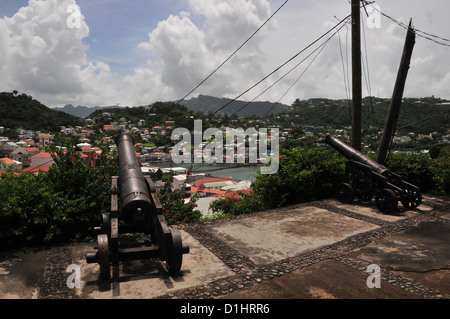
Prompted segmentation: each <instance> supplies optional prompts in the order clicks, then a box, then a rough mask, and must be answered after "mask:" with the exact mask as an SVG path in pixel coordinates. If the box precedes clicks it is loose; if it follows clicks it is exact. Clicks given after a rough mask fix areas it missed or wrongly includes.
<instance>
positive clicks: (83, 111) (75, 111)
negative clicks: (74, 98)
mask: <svg viewBox="0 0 450 319" xmlns="http://www.w3.org/2000/svg"><path fill="white" fill-rule="evenodd" d="M117 107H119V106H94V107H87V106H82V105H78V106H73V105H72V104H67V105H65V106H64V107H55V108H53V109H54V110H57V111H62V112H65V113H68V114H72V115H75V116H78V117H82V118H86V117H87V116H89V115H90V114H91V113H93V112H95V111H97V110H101V109H104V108H117Z"/></svg>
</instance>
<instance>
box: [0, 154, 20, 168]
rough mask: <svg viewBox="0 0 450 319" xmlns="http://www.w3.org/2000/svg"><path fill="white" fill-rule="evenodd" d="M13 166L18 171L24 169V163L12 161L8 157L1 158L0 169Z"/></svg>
mask: <svg viewBox="0 0 450 319" xmlns="http://www.w3.org/2000/svg"><path fill="white" fill-rule="evenodd" d="M9 166H12V167H14V168H17V169H22V163H21V162H17V161H15V160H12V159H10V158H8V157H5V158H0V169H6V168H7V167H9Z"/></svg>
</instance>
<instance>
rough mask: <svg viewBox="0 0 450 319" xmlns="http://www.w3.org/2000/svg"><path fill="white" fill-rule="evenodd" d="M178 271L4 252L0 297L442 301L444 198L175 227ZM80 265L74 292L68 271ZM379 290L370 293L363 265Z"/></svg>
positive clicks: (51, 253)
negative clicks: (181, 251)
mask: <svg viewBox="0 0 450 319" xmlns="http://www.w3.org/2000/svg"><path fill="white" fill-rule="evenodd" d="M178 228H179V229H180V231H181V234H182V238H183V242H184V243H187V244H189V245H190V248H191V250H190V253H189V254H187V255H184V257H183V265H182V269H181V272H180V274H178V275H177V276H169V275H168V274H167V273H166V271H165V269H164V265H163V264H162V263H161V262H160V261H159V260H154V259H152V260H140V261H132V262H121V263H120V265H119V266H118V267H112V274H113V276H112V279H111V280H110V281H108V282H102V281H101V280H99V267H98V265H97V264H86V262H85V255H86V253H88V252H92V251H93V248H94V246H95V243H89V244H86V243H84V244H81V243H74V244H67V245H59V246H55V247H47V248H45V249H37V248H36V249H22V250H11V251H6V252H0V298H1V299H9V298H12V299H58V298H59V299H72V298H73V299H152V298H153V299H154V298H157V299H176V298H181V299H201V298H207V299H220V300H228V299H230V298H232V299H242V298H243V299H261V298H262V299H405V298H406V299H429V298H433V299H448V298H450V265H449V263H450V249H449V239H450V200H449V199H446V198H437V197H425V198H424V203H423V205H421V206H420V207H419V208H418V209H416V210H414V211H411V210H407V209H405V208H403V207H399V210H398V212H397V213H396V214H395V215H384V214H382V213H380V212H379V211H378V210H377V209H376V207H375V205H374V202H373V200H372V202H370V203H359V202H356V203H354V204H352V205H344V204H341V203H339V202H337V201H335V200H326V201H320V202H319V201H318V202H312V203H305V204H301V205H296V206H292V207H286V208H282V209H277V210H272V211H266V212H259V213H255V214H250V215H245V216H238V217H234V218H229V219H221V220H215V221H208V222H203V223H197V224H192V225H185V226H180V227H178ZM71 264H75V265H77V266H79V268H80V269H81V274H80V287H79V288H77V287H75V288H69V287H68V286H67V279H68V278H69V276H71V275H73V274H72V273H69V272H67V267H68V266H69V265H71ZM373 264H375V265H377V266H378V267H379V269H380V273H379V277H378V278H380V285H381V286H380V288H370V287H369V286H368V282H369V279H370V278H372V279H373V277H371V275H372V273H370V272H368V266H369V265H373Z"/></svg>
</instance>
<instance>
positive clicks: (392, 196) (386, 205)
mask: <svg viewBox="0 0 450 319" xmlns="http://www.w3.org/2000/svg"><path fill="white" fill-rule="evenodd" d="M375 203H376V205H377V208H378V209H379V210H380V211H381V212H382V213H385V214H391V213H393V212H394V211H395V210H396V209H397V206H398V196H397V194H396V193H395V192H394V191H393V190H392V189H388V188H384V189H382V190H380V191H379V192H377V194H376V195H375Z"/></svg>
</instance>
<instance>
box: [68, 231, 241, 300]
mask: <svg viewBox="0 0 450 319" xmlns="http://www.w3.org/2000/svg"><path fill="white" fill-rule="evenodd" d="M180 232H181V237H182V240H183V243H185V244H188V245H189V246H190V253H189V254H186V255H183V264H182V268H181V273H180V274H178V275H177V276H169V275H168V274H167V272H166V270H165V265H163V263H161V262H160V261H159V260H158V259H151V260H143V261H141V260H134V261H127V262H121V263H120V265H119V266H118V267H111V269H112V271H111V273H112V279H111V281H110V282H107V283H104V282H102V281H100V280H99V278H98V275H99V266H98V264H87V263H86V261H85V256H86V253H89V252H92V245H89V246H87V245H84V246H82V247H76V248H74V249H73V250H74V251H73V253H72V255H73V256H74V263H76V264H78V265H80V266H81V268H82V270H83V272H82V278H81V279H82V287H81V289H77V290H76V294H77V296H78V297H81V298H85V299H111V298H123V299H147V298H155V297H158V296H161V295H165V294H170V293H171V292H173V291H176V290H179V289H186V288H189V287H194V286H198V285H202V284H205V283H208V282H211V281H214V280H218V279H220V278H224V277H229V276H232V275H234V273H233V271H231V270H230V269H229V268H228V267H227V266H226V265H224V264H223V262H222V261H220V259H218V258H217V257H216V256H215V255H214V254H212V253H211V252H210V251H208V250H207V249H206V248H204V247H203V246H202V245H201V244H200V243H199V242H198V241H197V240H196V239H195V238H193V237H192V236H191V235H189V234H188V233H186V232H185V231H183V230H181V231H180Z"/></svg>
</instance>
